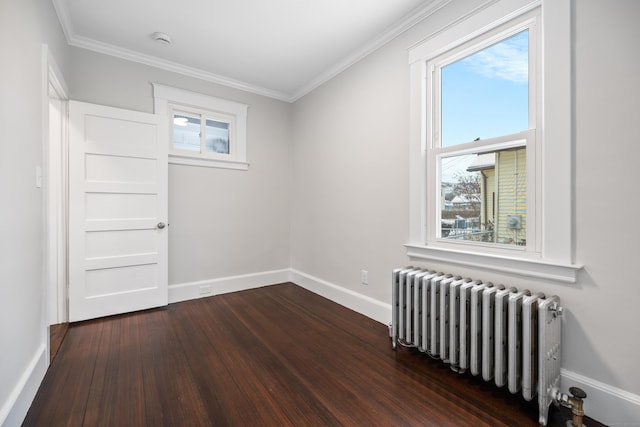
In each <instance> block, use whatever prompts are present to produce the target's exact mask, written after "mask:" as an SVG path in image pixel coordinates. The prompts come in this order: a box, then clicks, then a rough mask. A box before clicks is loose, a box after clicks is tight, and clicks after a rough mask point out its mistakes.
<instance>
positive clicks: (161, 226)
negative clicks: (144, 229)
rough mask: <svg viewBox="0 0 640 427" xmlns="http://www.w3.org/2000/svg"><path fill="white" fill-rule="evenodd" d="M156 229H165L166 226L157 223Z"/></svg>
mask: <svg viewBox="0 0 640 427" xmlns="http://www.w3.org/2000/svg"><path fill="white" fill-rule="evenodd" d="M157 227H158V228H159V229H163V228H164V227H166V225H165V223H164V222H159V223H158V225H157Z"/></svg>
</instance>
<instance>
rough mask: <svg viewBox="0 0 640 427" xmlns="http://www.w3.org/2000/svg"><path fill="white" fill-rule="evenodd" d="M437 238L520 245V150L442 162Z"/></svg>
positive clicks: (523, 212) (523, 218)
mask: <svg viewBox="0 0 640 427" xmlns="http://www.w3.org/2000/svg"><path fill="white" fill-rule="evenodd" d="M440 171H441V176H440V237H441V238H443V239H449V240H469V241H476V242H491V243H500V244H507V245H521V246H524V245H526V222H527V174H526V172H527V171H526V148H518V149H511V150H502V151H495V152H490V153H482V154H466V155H458V156H451V157H443V158H442V159H441V161H440Z"/></svg>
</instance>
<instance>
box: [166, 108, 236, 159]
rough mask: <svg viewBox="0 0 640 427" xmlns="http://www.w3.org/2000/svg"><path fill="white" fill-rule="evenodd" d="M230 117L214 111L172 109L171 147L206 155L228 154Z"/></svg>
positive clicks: (231, 141) (231, 119)
mask: <svg viewBox="0 0 640 427" xmlns="http://www.w3.org/2000/svg"><path fill="white" fill-rule="evenodd" d="M234 130H235V129H234V126H233V118H232V117H222V116H221V115H219V114H218V115H216V114H214V113H206V112H194V111H182V110H180V109H179V107H177V108H174V110H173V135H172V136H173V138H172V149H173V150H174V151H183V152H189V153H199V154H204V155H207V156H219V157H222V158H224V157H226V156H229V155H230V154H231V153H232V151H233V149H232V148H231V144H232V143H233V142H234V141H233V140H234V136H235V135H234Z"/></svg>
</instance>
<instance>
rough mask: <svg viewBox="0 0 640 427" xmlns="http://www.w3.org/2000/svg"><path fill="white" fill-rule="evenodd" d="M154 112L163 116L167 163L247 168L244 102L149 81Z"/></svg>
mask: <svg viewBox="0 0 640 427" xmlns="http://www.w3.org/2000/svg"><path fill="white" fill-rule="evenodd" d="M153 97H154V109H155V113H156V114H158V115H160V116H162V117H166V120H167V123H168V125H169V126H168V128H167V135H168V145H169V163H172V164H178V165H186V166H201V167H213V168H225V169H237V170H248V169H249V164H248V163H247V110H248V108H249V106H248V105H245V104H241V103H239V102H235V101H230V100H227V99H221V98H216V97H213V96H209V95H205V94H201V93H196V92H190V91H186V90H182V89H177V88H173V87H169V86H164V85H160V84H157V83H154V84H153Z"/></svg>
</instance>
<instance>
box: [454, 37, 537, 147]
mask: <svg viewBox="0 0 640 427" xmlns="http://www.w3.org/2000/svg"><path fill="white" fill-rule="evenodd" d="M441 97H442V101H441V102H442V104H441V107H442V110H441V141H442V142H441V146H442V147H449V146H452V145H456V144H462V143H465V142H471V141H474V140H475V139H476V138H481V139H486V138H492V137H496V136H500V135H508V134H512V133H517V132H520V131H523V130H526V129H528V128H529V30H525V31H523V32H521V33H518V34H516V35H514V36H512V37H510V38H508V39H505V40H502V41H500V42H499V43H496V44H494V45H492V46H489V47H487V48H485V49H483V50H481V51H478V52H476V53H474V54H472V55H469V56H467V57H465V58H463V59H460V60H458V61H456V62H454V63H452V64H449V65H447V66H446V67H443V68H442V70H441Z"/></svg>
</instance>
